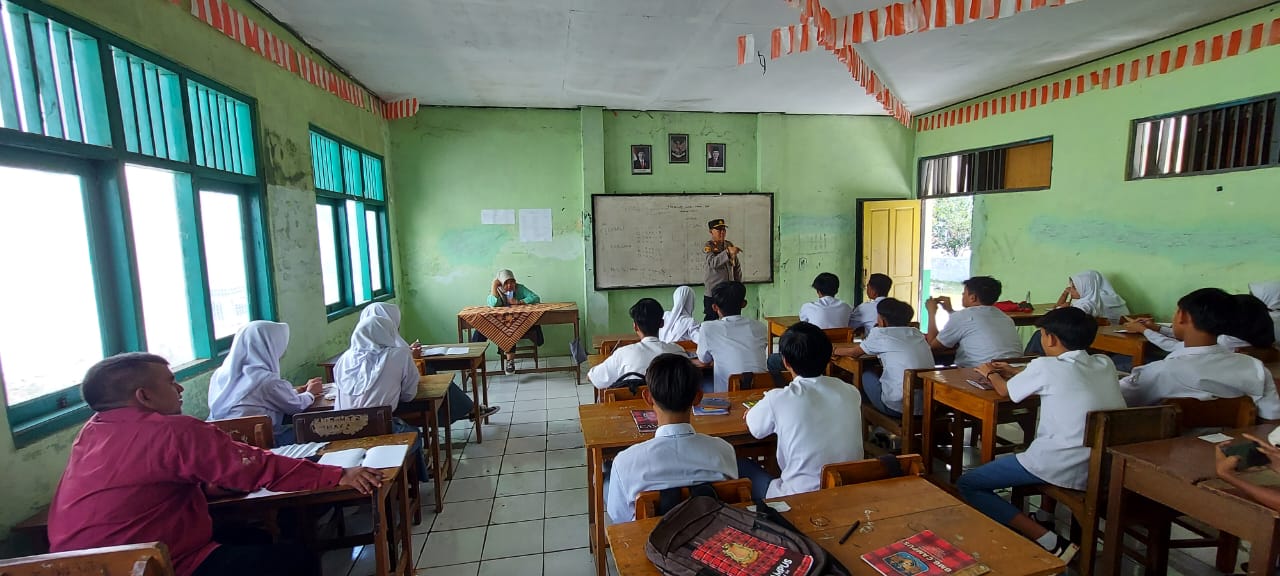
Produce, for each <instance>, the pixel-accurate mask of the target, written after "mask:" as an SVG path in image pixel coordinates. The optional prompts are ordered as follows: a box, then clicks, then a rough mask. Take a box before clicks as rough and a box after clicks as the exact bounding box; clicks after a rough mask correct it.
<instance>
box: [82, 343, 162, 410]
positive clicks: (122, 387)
mask: <svg viewBox="0 0 1280 576" xmlns="http://www.w3.org/2000/svg"><path fill="white" fill-rule="evenodd" d="M150 364H160V365H162V366H168V365H169V361H168V360H165V359H164V358H162V357H160V356H156V355H155V354H148V353H146V352H126V353H124V354H116V355H115V356H112V357H110V358H104V359H102V360H100V361H99V362H98V363H97V364H94V365H93V366H91V367H90V368H89V371H88V372H85V374H84V382H81V383H80V396H82V397H83V398H84V402H85V404H88V405H89V408H92V409H93V411H94V412H101V411H103V410H110V409H112V408H120V407H122V406H121V405H122V403H124V402H128V400H129V398H130V397H131V396H132V395H133V391H134V390H137V389H138V388H141V387H142V386H143V385H144V384H146V382H144V381H143V378H145V377H146V373H147V366H148V365H150Z"/></svg>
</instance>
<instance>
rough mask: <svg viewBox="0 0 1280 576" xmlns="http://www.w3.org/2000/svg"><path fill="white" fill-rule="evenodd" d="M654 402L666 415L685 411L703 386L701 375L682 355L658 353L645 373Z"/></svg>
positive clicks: (691, 404) (687, 358) (690, 406)
mask: <svg viewBox="0 0 1280 576" xmlns="http://www.w3.org/2000/svg"><path fill="white" fill-rule="evenodd" d="M644 381H645V383H646V384H648V385H649V394H650V395H651V396H653V401H654V402H655V403H657V404H658V406H659V407H661V408H662V409H663V410H666V411H667V412H676V413H681V412H688V411H689V410H690V409H691V408H693V399H694V398H696V397H697V396H698V391H699V390H700V389H701V386H702V372H700V371H699V370H698V369H697V367H695V366H694V365H693V362H692V361H690V360H689V357H688V356H685V355H684V354H661V355H659V356H658V357H657V358H654V359H653V361H652V362H650V363H649V369H648V370H646V371H645V373H644Z"/></svg>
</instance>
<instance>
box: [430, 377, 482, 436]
mask: <svg viewBox="0 0 1280 576" xmlns="http://www.w3.org/2000/svg"><path fill="white" fill-rule="evenodd" d="M446 402H448V403H449V417H450V418H451V419H452V421H451V422H445V421H444V406H441V407H440V409H439V410H437V411H436V421H437V422H439V423H440V425H441V426H448V425H450V424H453V423H454V422H457V421H459V420H466V419H467V418H470V417H471V413H472V411H474V410H475V409H476V405H475V402H473V401H472V400H471V397H470V396H467V393H466V392H464V391H463V390H462V388H459V387H458V385H457V384H454V383H452V382H450V383H449V392H448V394H447V400H446Z"/></svg>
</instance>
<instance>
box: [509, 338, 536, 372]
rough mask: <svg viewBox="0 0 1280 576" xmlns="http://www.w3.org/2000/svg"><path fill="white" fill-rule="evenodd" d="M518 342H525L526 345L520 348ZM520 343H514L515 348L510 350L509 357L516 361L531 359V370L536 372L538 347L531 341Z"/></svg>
mask: <svg viewBox="0 0 1280 576" xmlns="http://www.w3.org/2000/svg"><path fill="white" fill-rule="evenodd" d="M520 342H526V344H524V345H523V346H522V345H520ZM520 342H516V345H515V347H514V348H512V349H511V357H512V358H514V359H516V360H519V359H521V358H532V359H533V368H534V369H535V370H536V369H537V368H538V345H537V344H534V343H533V341H532V340H520Z"/></svg>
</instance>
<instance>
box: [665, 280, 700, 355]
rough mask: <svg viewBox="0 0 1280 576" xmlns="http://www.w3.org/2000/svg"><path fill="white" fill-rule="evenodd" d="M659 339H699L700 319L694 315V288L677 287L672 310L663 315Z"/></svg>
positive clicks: (670, 340) (672, 340)
mask: <svg viewBox="0 0 1280 576" xmlns="http://www.w3.org/2000/svg"><path fill="white" fill-rule="evenodd" d="M658 339H659V340H661V341H663V342H683V341H686V340H692V341H695V342H696V341H697V340H698V321H697V320H696V319H694V317H693V289H692V288H690V287H688V286H681V287H679V288H676V291H675V293H674V294H672V298H671V311H670V312H667V313H665V314H663V315H662V329H661V330H659V331H658Z"/></svg>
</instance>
